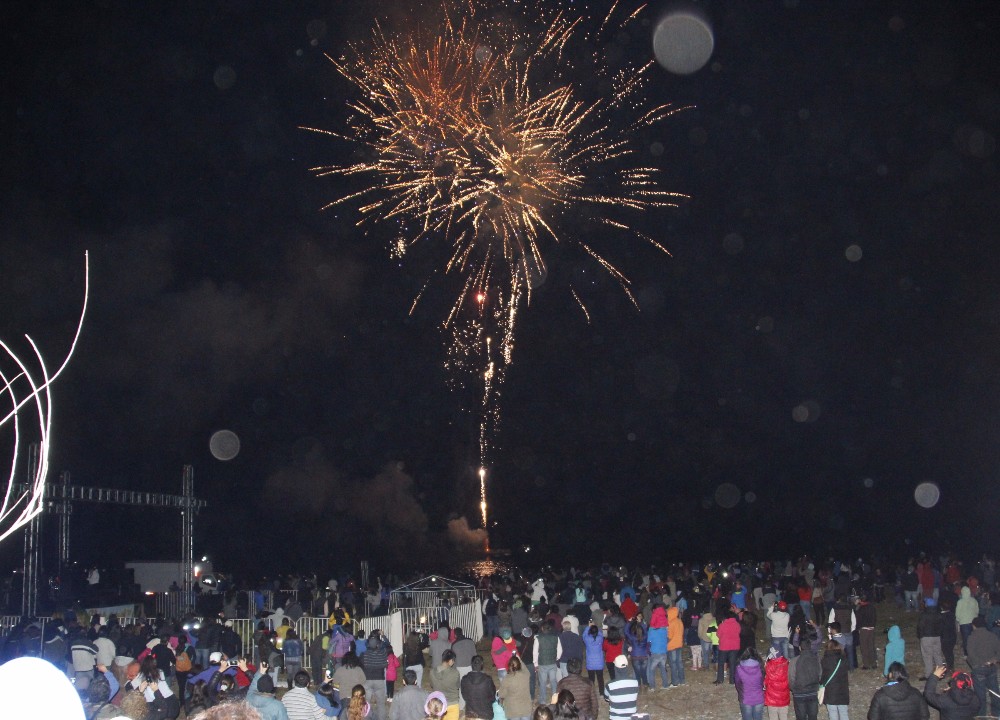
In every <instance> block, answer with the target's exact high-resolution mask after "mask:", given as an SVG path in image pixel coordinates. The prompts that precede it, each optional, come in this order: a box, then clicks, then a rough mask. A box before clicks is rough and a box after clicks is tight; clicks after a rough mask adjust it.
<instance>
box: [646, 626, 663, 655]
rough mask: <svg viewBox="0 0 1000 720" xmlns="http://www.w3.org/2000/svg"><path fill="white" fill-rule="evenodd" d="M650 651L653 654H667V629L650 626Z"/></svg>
mask: <svg viewBox="0 0 1000 720" xmlns="http://www.w3.org/2000/svg"><path fill="white" fill-rule="evenodd" d="M649 652H650V653H651V654H653V655H666V654H667V629H666V628H665V627H658V628H649Z"/></svg>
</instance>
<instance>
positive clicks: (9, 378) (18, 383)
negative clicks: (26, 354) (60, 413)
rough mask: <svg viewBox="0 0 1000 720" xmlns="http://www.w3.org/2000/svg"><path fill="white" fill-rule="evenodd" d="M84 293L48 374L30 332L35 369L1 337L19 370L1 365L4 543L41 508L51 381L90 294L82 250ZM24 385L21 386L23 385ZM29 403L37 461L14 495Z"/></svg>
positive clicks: (0, 533) (0, 531) (0, 517)
mask: <svg viewBox="0 0 1000 720" xmlns="http://www.w3.org/2000/svg"><path fill="white" fill-rule="evenodd" d="M83 258H84V292H83V308H82V309H81V311H80V320H79V322H77V326H76V332H75V333H74V335H73V340H72V342H71V343H70V347H69V350H68V352H67V353H66V357H65V358H64V359H63V361H62V364H60V366H59V367H58V368H57V369H56V371H55V372H53V373H51V374H50V373H49V369H48V366H47V365H46V363H45V358H44V357H42V353H41V351H40V350H39V349H38V345H37V344H36V343H35V341H34V340H33V339H32V337H31V336H30V335H25V336H24V337H25V339H26V340H27V341H28V344H29V345H30V346H31V351H32V353H33V354H34V356H35V360H36V361H37V365H38V368H37V370H33V369H32V368H30V367H29V364H28V362H26V361H24V360H22V359H21V358H20V357H19V356H18V355H17V353H15V352H14V350H12V349H11V347H10V346H9V345H8V344H7V343H6V342H4V341H3V340H0V348H2V349H3V351H4V352H5V353H6V354H7V357H8V358H9V359H10V360H12V361H13V362H14V364H15V365H16V366H17V370H18V372H16V373H8V372H7V371H5V370H4V369H3V368H0V382H2V383H3V389H2V391H0V395H6V396H8V397H9V399H10V403H11V409H10V411H9V412H8V413H7V414H6V415H5V416H4V417H3V418H2V419H0V427H3V426H4V425H6V424H7V423H12V425H13V433H14V443H13V453H12V457H11V463H10V476H9V477H8V479H7V488H6V490H5V492H4V497H3V503H2V504H0V542H3V541H4V540H5V539H7V538H8V537H9V536H10V535H12V534H13V533H15V532H17V531H18V530H19V529H21V528H22V527H24V526H25V525H27V524H28V523H29V522H31V520H32V519H33V518H34V517H35V516H37V515H38V514H39V513H41V512H42V510H43V500H44V496H45V480H46V478H47V477H48V472H49V449H50V447H51V434H52V390H51V386H52V383H53V382H54V381H55V380H56V378H58V377H59V376H60V375H61V374H62V372H63V370H65V369H66V366H67V365H68V364H69V360H70V358H71V357H73V352H74V351H75V350H76V345H77V342H78V341H79V339H80V333H81V332H82V330H83V320H84V317H86V314H87V302H88V299H89V297H90V260H89V257H88V254H87V253H84V256H83ZM25 385H26V386H27V387H24V386H25ZM29 404H30V405H31V406H32V410H31V411H30V414H31V415H33V416H34V417H35V418H36V420H37V423H38V446H39V452H38V464H37V466H36V467H35V472H34V475H33V477H32V478H31V479H30V481H29V482H28V483H26V489H25V490H24V491H23V492H21V493H19V494H15V487H16V486H17V485H18V484H19V483H17V482H16V479H17V478H16V476H17V469H18V467H19V465H20V459H19V456H20V454H21V410H22V409H24V408H25V406H27V405H29Z"/></svg>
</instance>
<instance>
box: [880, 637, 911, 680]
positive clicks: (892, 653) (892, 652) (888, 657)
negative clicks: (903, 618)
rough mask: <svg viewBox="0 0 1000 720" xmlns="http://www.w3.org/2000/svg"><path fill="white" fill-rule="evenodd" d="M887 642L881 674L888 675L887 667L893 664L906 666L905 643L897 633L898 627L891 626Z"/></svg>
mask: <svg viewBox="0 0 1000 720" xmlns="http://www.w3.org/2000/svg"><path fill="white" fill-rule="evenodd" d="M887 639H888V641H887V642H886V644H885V664H884V665H883V667H882V674H883V675H888V674H889V666H890V665H892V664H893V663H894V662H898V663H900V664H902V665H905V664H906V641H905V640H903V634H902V633H901V632H900V631H899V625H893V626H892V627H890V628H889V630H888V633H887Z"/></svg>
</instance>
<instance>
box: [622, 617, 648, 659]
mask: <svg viewBox="0 0 1000 720" xmlns="http://www.w3.org/2000/svg"><path fill="white" fill-rule="evenodd" d="M631 625H632V623H629V624H628V625H626V626H625V640H626V642H628V646H629V654H630V655H631V656H632V657H637V658H644V657H649V640H648V639H646V640H643V641H642V642H639V641H638V640H637V639H636V637H635V635H633V634H632V633H631V632H630V631H629V628H630V627H631ZM642 627H643V630H645V629H646V625H645V624H644V623H642ZM644 634H647V633H644Z"/></svg>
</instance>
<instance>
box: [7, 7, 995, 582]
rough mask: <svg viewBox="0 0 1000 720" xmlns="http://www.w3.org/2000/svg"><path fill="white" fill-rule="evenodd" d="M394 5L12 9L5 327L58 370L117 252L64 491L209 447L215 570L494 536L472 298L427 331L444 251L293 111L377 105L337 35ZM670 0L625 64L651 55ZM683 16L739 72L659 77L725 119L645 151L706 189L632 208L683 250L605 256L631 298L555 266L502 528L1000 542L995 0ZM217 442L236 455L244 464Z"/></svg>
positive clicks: (569, 255) (206, 519) (144, 546)
mask: <svg viewBox="0 0 1000 720" xmlns="http://www.w3.org/2000/svg"><path fill="white" fill-rule="evenodd" d="M576 4H577V5H579V6H582V7H585V8H597V9H600V8H602V7H603V6H604V5H605V3H604V0H593V2H583V3H576ZM403 7H406V5H405V3H369V2H356V3H355V2H334V1H332V0H329V1H327V2H296V1H291V2H281V3H278V2H271V3H268V2H246V1H244V0H241V1H240V2H232V1H231V2H207V3H206V2H173V3H158V4H156V5H155V6H154V5H152V4H147V3H125V2H111V1H110V0H103V1H98V2H94V1H89V0H81V1H80V2H74V3H59V2H12V3H5V4H3V7H2V9H0V27H2V28H3V31H2V32H3V36H4V43H5V45H6V47H7V53H6V56H7V57H8V60H7V62H6V71H5V73H4V81H3V85H2V88H3V89H2V94H3V102H2V129H3V133H2V143H3V149H2V158H3V161H2V163H0V186H2V188H3V192H2V195H0V203H2V205H0V208H2V220H3V222H2V223H0V279H2V282H0V307H2V308H3V312H2V313H0V337H2V338H3V339H5V340H7V341H14V345H15V347H16V348H18V349H19V350H22V351H23V350H24V348H25V346H24V344H23V342H21V341H20V339H21V336H22V335H23V334H24V333H25V332H27V333H30V334H31V335H32V336H33V337H35V338H36V339H37V340H39V342H40V345H41V347H42V348H43V352H45V354H46V356H47V357H49V358H51V359H55V358H57V357H59V358H61V356H62V353H64V351H65V349H66V347H67V345H68V343H69V341H70V339H71V337H72V332H73V329H74V327H75V322H76V319H77V314H78V312H79V307H80V303H81V300H82V293H83V253H84V250H89V251H90V261H91V287H92V290H91V298H90V300H91V309H90V312H89V314H88V316H87V319H86V323H85V326H84V332H83V337H82V340H81V343H80V346H79V348H78V350H77V353H76V355H75V357H74V358H73V360H72V363H71V365H70V367H69V369H68V370H67V372H66V374H65V375H64V376H63V377H62V378H60V380H59V381H58V383H57V384H56V385H55V386H54V396H55V415H54V418H55V420H54V447H53V451H52V467H53V475H55V474H56V473H58V472H59V471H61V470H69V471H70V472H71V473H72V478H73V481H74V482H75V483H78V484H84V485H97V486H103V487H128V488H134V489H144V490H151V491H159V492H180V483H181V468H182V466H183V465H184V464H192V465H193V466H194V468H195V488H196V494H197V495H198V496H199V497H202V498H204V499H205V500H207V501H208V502H209V507H208V509H207V510H206V511H204V513H203V514H202V515H201V516H200V517H199V519H198V523H197V524H196V544H195V548H196V554H198V555H202V554H208V555H210V556H211V557H212V558H213V559H214V560H215V561H216V567H217V568H221V569H231V570H234V571H237V572H240V573H247V574H250V573H256V572H259V573H265V572H267V573H271V572H276V571H278V570H281V569H285V570H313V569H315V570H318V571H320V572H323V571H325V570H328V569H336V568H347V567H355V566H356V562H357V560H359V559H362V558H370V559H373V560H374V561H376V562H377V563H380V564H381V566H382V567H400V566H403V565H405V564H408V563H419V564H423V565H425V566H433V565H435V563H437V564H440V563H443V562H446V561H445V560H444V559H442V558H441V556H439V555H432V554H431V553H434V552H435V551H436V550H438V549H440V548H442V547H445V548H448V547H450V544H449V541H448V539H447V524H448V521H449V520H453V519H455V518H457V517H463V516H464V517H467V518H469V523H470V524H471V525H472V526H473V527H476V526H477V524H478V501H479V497H478V481H477V477H476V470H477V468H478V461H479V449H478V437H477V432H478V420H477V417H476V415H475V414H474V413H471V414H470V413H469V412H468V409H469V408H472V409H475V407H474V406H475V393H474V392H469V393H463V392H456V391H451V390H449V388H448V384H447V382H446V380H447V377H446V373H445V369H444V366H443V361H444V350H443V347H442V335H441V333H440V332H439V331H438V327H439V325H440V322H441V320H442V319H443V314H444V311H445V310H446V309H447V306H448V303H449V301H450V299H451V296H450V295H448V294H447V292H442V293H440V294H438V295H434V294H433V293H432V295H431V296H430V297H428V298H427V299H426V301H422V303H421V305H420V306H418V309H417V311H416V312H415V313H414V315H413V316H408V310H409V308H410V304H411V302H412V300H413V298H414V296H415V295H416V294H417V292H418V291H419V289H420V287H421V286H422V282H423V273H424V272H425V267H426V264H425V263H426V262H428V261H429V260H424V261H421V260H420V259H419V258H418V259H417V260H415V261H414V262H413V263H409V262H404V263H403V264H402V265H400V263H399V262H397V261H395V260H392V259H390V257H389V253H388V247H389V244H390V242H391V241H392V233H391V232H390V231H389V230H388V229H387V228H384V227H383V228H379V227H378V226H373V227H371V228H368V230H367V233H366V231H365V230H364V229H358V228H356V227H355V222H356V221H357V219H358V208H357V205H356V204H354V205H350V204H349V205H345V206H342V207H339V208H337V209H336V210H334V211H325V212H321V211H320V208H321V207H322V206H323V205H325V204H326V203H327V202H329V201H330V200H333V199H335V198H337V197H339V196H341V195H343V194H345V193H346V192H347V191H349V190H350V189H352V187H354V186H352V185H351V183H350V182H348V181H345V180H343V179H337V178H316V177H314V175H313V174H311V173H310V172H309V168H310V167H313V166H316V165H326V164H336V163H342V162H347V161H349V160H350V159H351V157H352V153H353V152H354V151H355V148H354V147H353V146H351V145H350V144H349V143H347V142H343V141H339V140H336V139H334V138H330V137H323V136H320V135H317V134H313V133H309V132H306V131H303V130H301V129H299V128H300V126H312V127H320V128H329V129H332V130H341V129H343V128H344V123H345V118H346V115H347V110H346V102H347V101H348V100H349V99H350V98H351V96H352V95H351V93H352V89H351V87H350V86H349V85H348V84H347V83H346V82H345V81H344V80H343V79H342V78H340V77H339V76H338V75H337V74H336V72H335V70H334V68H333V67H332V66H331V64H330V63H329V61H328V60H326V58H325V57H324V55H323V53H324V52H328V53H330V54H332V55H339V54H340V53H342V52H343V51H344V48H345V45H346V43H347V42H349V41H362V40H364V39H365V38H366V37H368V34H369V32H370V29H371V26H372V22H373V19H374V18H375V17H376V13H378V17H380V18H383V19H386V21H387V22H389V23H390V24H391V23H392V22H393V21H394V20H393V18H396V20H395V21H396V22H398V18H399V17H400V16H401V8H403ZM676 7H677V6H675V5H670V4H668V3H659V4H657V3H654V4H653V5H652V6H651V10H650V11H649V12H648V13H647V17H648V18H649V19H650V22H649V23H648V24H646V25H644V26H641V27H636V28H635V29H634V30H633V31H632V32H631V33H629V34H622V35H619V36H617V37H616V39H615V43H614V48H613V50H614V51H615V52H620V53H623V54H624V55H626V56H628V57H632V58H639V59H642V58H647V59H648V58H651V57H652V34H653V29H654V26H655V24H656V22H657V20H658V19H659V18H660V17H661V16H662V15H663V14H664V13H667V12H669V11H671V10H673V9H676ZM693 7H697V8H700V11H701V12H702V13H703V14H704V16H705V17H706V18H707V20H708V21H709V22H710V24H711V26H712V27H713V29H714V34H715V51H714V54H713V55H712V58H711V60H710V61H709V63H708V65H706V66H705V67H704V68H703V69H701V70H700V71H698V72H696V73H694V74H692V75H687V76H679V75H673V74H670V73H668V72H666V71H665V70H663V69H661V68H659V67H657V68H655V69H654V72H653V81H652V83H651V85H650V87H649V89H648V92H647V95H648V96H649V98H650V99H651V101H653V102H673V103H676V104H679V105H694V106H696V107H695V109H692V110H688V111H686V112H683V113H681V114H679V115H676V116H674V117H673V118H671V119H670V120H668V121H666V122H664V123H661V124H659V125H658V126H656V127H655V128H654V129H652V130H650V131H648V132H647V133H645V134H643V135H642V136H641V137H637V138H636V141H637V142H638V143H640V144H642V145H643V146H644V147H647V148H648V149H649V153H648V157H647V158H646V159H644V162H648V163H650V164H653V165H655V166H656V167H658V168H660V169H661V173H660V175H659V179H660V182H661V186H662V187H663V188H664V189H667V190H673V191H678V192H683V193H686V194H688V195H690V196H691V200H690V201H689V202H687V203H685V204H684V205H683V207H681V208H680V209H676V210H657V211H654V212H651V213H649V214H648V216H647V217H646V218H644V219H643V220H642V221H641V222H640V223H639V225H640V226H641V227H642V229H643V230H644V231H645V232H648V233H650V234H651V235H654V236H655V237H656V238H657V239H659V240H660V241H661V242H663V243H664V244H665V245H666V246H667V247H668V248H669V249H670V251H671V253H672V254H673V257H666V256H664V255H662V254H661V253H658V252H657V251H656V250H655V249H652V248H650V247H649V246H648V245H644V244H643V243H642V242H641V241H639V240H632V239H629V238H619V239H617V240H615V241H614V244H612V245H611V246H610V247H611V248H612V249H611V251H610V253H609V254H610V255H611V256H612V258H613V259H614V261H615V262H616V264H617V265H618V266H619V267H620V268H622V270H624V271H625V272H626V274H627V275H628V276H629V278H630V279H631V281H632V283H633V289H634V292H635V294H636V296H637V298H638V301H639V305H640V308H641V309H640V310H636V309H635V308H634V307H633V306H632V305H631V304H630V303H629V302H628V300H627V298H626V297H625V295H624V294H623V293H622V291H621V289H620V288H619V287H618V285H617V283H616V282H615V281H614V280H613V279H612V278H611V277H610V276H607V275H606V274H604V273H602V272H601V271H600V269H599V268H598V267H597V266H596V265H595V264H594V263H593V261H592V260H590V259H589V258H587V257H586V256H584V255H582V254H579V253H573V252H570V251H568V250H564V249H562V248H559V249H556V250H555V251H553V252H552V253H551V254H550V255H549V256H548V258H549V273H548V279H547V281H546V283H545V285H543V286H542V287H541V288H540V289H539V291H538V292H536V293H535V294H533V296H532V301H531V306H530V307H529V308H527V310H526V311H525V312H524V313H523V315H522V317H521V320H520V324H519V329H518V333H519V334H518V339H517V346H516V350H515V355H514V364H513V366H512V367H511V368H510V371H509V373H508V377H507V380H506V383H505V384H504V385H503V387H502V398H501V408H502V418H503V421H502V425H501V427H500V429H499V432H498V433H496V435H495V437H494V441H495V445H496V448H495V450H494V451H493V453H492V465H491V467H490V482H491V484H490V513H491V517H492V520H495V521H496V522H497V525H496V527H493V528H491V533H492V537H493V545H494V546H496V547H506V548H514V549H516V548H518V547H520V546H522V545H526V544H527V545H530V546H531V547H532V552H533V557H539V558H545V559H550V560H552V561H554V562H559V563H564V564H568V563H569V562H571V561H574V562H577V563H583V562H595V563H596V562H601V561H605V560H608V561H621V562H628V563H635V562H646V561H652V560H657V559H668V558H676V559H706V558H707V556H708V555H709V554H719V555H723V556H726V557H736V556H739V557H745V556H747V555H755V554H762V553H777V554H780V555H791V554H795V553H797V552H801V551H818V552H827V551H830V552H841V551H846V552H851V553H859V554H860V553H870V552H873V551H880V552H884V553H888V554H896V555H898V554H900V553H905V552H907V551H908V550H915V549H918V548H927V549H931V548H939V547H941V546H942V544H948V543H951V544H953V545H954V546H955V547H956V548H958V549H960V550H964V551H969V552H973V551H978V550H979V549H980V548H983V549H985V548H990V549H993V550H998V549H1000V548H997V547H995V545H996V536H995V533H993V532H991V531H992V528H993V519H994V518H995V513H996V509H995V508H996V506H997V503H998V502H1000V497H998V486H997V483H996V478H997V472H998V468H1000V421H998V412H997V409H996V400H997V398H998V396H1000V382H998V374H997V371H996V368H997V367H998V364H1000V299H998V297H1000V296H998V295H997V292H996V287H997V285H996V277H997V272H998V270H1000V265H998V262H997V257H998V247H997V239H996V231H995V229H994V227H995V222H996V218H997V217H1000V175H998V167H997V153H996V137H997V134H998V133H1000V62H998V57H1000V56H998V53H997V52H996V50H995V49H991V48H995V42H994V40H995V38H994V34H995V29H996V28H997V27H1000V24H998V23H1000V4H997V3H995V2H961V3H958V2H955V3H943V2H938V1H934V2H867V1H866V2H825V1H824V2H819V1H815V0H814V1H809V0H784V1H781V0H768V1H766V2H765V1H764V0H754V1H748V0H725V1H713V2H703V3H700V4H699V5H696V6H693ZM580 81H581V82H585V81H586V78H581V79H580ZM661 150H662V152H660V151H661ZM352 182H353V181H352ZM355 185H356V183H355ZM592 232H595V233H602V232H605V231H604V230H602V229H600V228H597V227H595V228H594V229H593V230H592ZM859 255H860V257H859ZM432 257H433V256H432ZM571 283H572V284H573V287H577V288H579V289H580V292H581V295H582V296H583V298H584V300H585V301H586V304H587V307H588V309H589V310H590V313H591V318H592V322H591V323H590V324H587V322H586V320H585V318H584V317H583V314H582V313H581V312H580V309H579V307H578V306H577V304H576V303H575V302H574V300H573V298H572V296H571V294H570V292H569V287H570V284H571ZM4 367H7V366H6V365H5V366H4ZM219 429H229V430H232V431H234V432H235V433H237V434H238V435H239V437H240V439H241V442H242V447H241V450H240V453H239V455H238V456H237V457H236V458H235V459H233V460H231V461H229V462H221V461H219V460H216V459H215V458H213V456H212V455H211V454H210V452H209V438H210V437H211V435H212V433H213V432H215V431H216V430H219ZM921 482H934V483H936V484H937V485H938V486H939V487H940V489H941V499H940V502H939V503H938V504H937V505H936V506H935V507H933V508H931V509H923V508H921V507H919V506H918V505H917V503H916V502H915V500H914V488H915V487H916V486H917V485H918V484H919V483H921ZM723 483H732V484H734V485H736V486H737V487H738V488H739V491H740V492H739V497H738V500H739V501H738V503H737V504H736V505H735V507H733V508H724V507H720V505H719V503H718V499H720V498H721V499H722V500H723V501H726V500H727V499H736V498H726V496H725V489H726V488H724V489H723V492H722V493H719V494H718V495H717V490H718V488H719V486H720V485H722V484H723ZM748 493H750V494H749V495H748ZM748 500H749V501H750V502H748ZM73 523H74V530H73V543H74V557H75V558H76V559H78V560H79V561H80V562H81V563H90V562H93V561H95V560H97V559H99V560H100V561H101V562H102V563H105V564H107V565H113V564H115V563H116V562H119V561H123V560H132V559H172V558H174V557H176V556H177V554H178V550H179V532H178V531H179V524H180V523H179V519H178V518H177V517H176V516H175V515H174V514H172V513H169V512H161V511H155V512H145V513H142V512H137V511H135V510H120V509H110V508H94V507H91V508H88V507H80V508H78V511H77V512H76V514H75V515H74V518H73ZM49 527H52V528H54V523H53V524H51V525H50V526H49ZM51 534H52V535H54V529H53V532H52V533H51ZM259 539H265V542H264V543H263V544H262V543H261V542H260V541H259ZM53 542H54V540H53ZM265 548H266V550H265ZM20 550H21V541H20V538H19V537H16V538H13V539H12V540H11V541H9V542H8V543H7V544H6V545H5V546H4V547H3V548H2V549H0V555H2V557H3V561H4V562H6V563H9V565H10V566H12V567H13V566H17V565H19V563H20Z"/></svg>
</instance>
